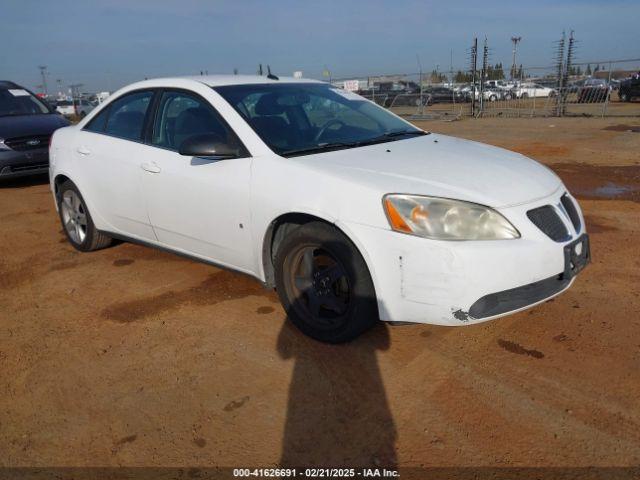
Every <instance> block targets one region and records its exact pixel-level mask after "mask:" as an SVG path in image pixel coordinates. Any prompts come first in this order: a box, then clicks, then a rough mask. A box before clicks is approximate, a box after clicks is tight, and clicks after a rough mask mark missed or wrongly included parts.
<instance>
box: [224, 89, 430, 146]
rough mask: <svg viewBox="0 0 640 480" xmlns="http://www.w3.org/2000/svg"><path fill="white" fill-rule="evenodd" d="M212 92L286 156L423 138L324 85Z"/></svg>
mask: <svg viewBox="0 0 640 480" xmlns="http://www.w3.org/2000/svg"><path fill="white" fill-rule="evenodd" d="M214 90H215V91H217V92H218V93H219V94H220V95H222V97H223V98H224V99H225V100H226V101H227V102H229V103H230V104H231V105H232V106H233V107H234V108H235V109H236V111H238V113H240V115H242V117H243V118H244V119H245V120H246V121H247V123H248V124H249V125H250V126H251V127H252V128H253V129H254V130H255V132H256V133H257V134H258V135H259V136H260V138H262V140H263V141H264V142H265V143H266V144H267V145H268V146H269V147H270V148H271V149H272V150H273V151H274V152H276V153H278V154H279V155H282V156H297V155H307V154H311V153H317V152H320V151H329V150H338V149H344V148H353V147H359V146H363V145H370V144H373V143H383V142H390V141H395V140H402V139H405V138H410V137H413V136H417V135H425V132H423V131H422V130H419V129H417V128H415V127H413V126H412V125H411V124H409V123H407V122H405V121H404V120H401V119H400V118H398V117H396V116H395V115H392V114H391V113H389V112H387V111H386V110H384V109H383V108H381V107H379V106H378V105H376V104H375V103H373V102H370V101H368V100H366V99H364V98H362V97H360V96H359V95H356V94H355V93H351V92H348V91H345V90H340V89H338V88H334V87H332V86H330V85H328V84H324V83H288V84H287V83H282V84H275V85H274V84H256V85H228V86H220V87H215V88H214Z"/></svg>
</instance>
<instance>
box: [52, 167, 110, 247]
mask: <svg viewBox="0 0 640 480" xmlns="http://www.w3.org/2000/svg"><path fill="white" fill-rule="evenodd" d="M57 201H58V213H59V216H60V223H61V224H62V229H63V230H64V233H65V235H66V236H67V240H68V241H69V243H70V244H71V245H72V246H73V247H74V248H75V249H76V250H79V251H81V252H91V251H93V250H100V249H101V248H105V247H108V246H109V245H111V242H112V239H111V237H109V236H107V235H105V234H104V233H102V232H101V231H99V230H98V229H97V228H96V226H95V225H94V224H93V220H92V218H91V214H90V213H89V209H88V208H87V204H86V203H85V201H84V199H83V198H82V195H81V194H80V191H79V190H78V187H76V186H75V184H74V183H73V182H71V181H69V180H67V181H66V182H63V183H62V184H61V185H60V186H59V187H58V194H57Z"/></svg>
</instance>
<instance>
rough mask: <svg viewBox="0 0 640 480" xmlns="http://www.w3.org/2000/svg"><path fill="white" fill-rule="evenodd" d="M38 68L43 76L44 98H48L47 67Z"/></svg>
mask: <svg viewBox="0 0 640 480" xmlns="http://www.w3.org/2000/svg"><path fill="white" fill-rule="evenodd" d="M38 68H39V69H40V75H42V90H43V93H44V96H45V97H46V96H47V95H48V92H47V66H46V65H39V66H38Z"/></svg>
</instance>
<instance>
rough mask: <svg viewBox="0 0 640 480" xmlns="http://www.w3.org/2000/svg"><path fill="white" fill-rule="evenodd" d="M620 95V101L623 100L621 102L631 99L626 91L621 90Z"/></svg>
mask: <svg viewBox="0 0 640 480" xmlns="http://www.w3.org/2000/svg"><path fill="white" fill-rule="evenodd" d="M619 97H620V101H621V102H628V101H630V100H631V98H629V95H627V94H626V93H624V92H621V93H620V94H619Z"/></svg>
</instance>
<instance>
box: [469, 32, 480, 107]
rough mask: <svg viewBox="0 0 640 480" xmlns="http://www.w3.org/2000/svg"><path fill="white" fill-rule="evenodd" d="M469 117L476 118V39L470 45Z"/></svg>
mask: <svg viewBox="0 0 640 480" xmlns="http://www.w3.org/2000/svg"><path fill="white" fill-rule="evenodd" d="M470 70H471V116H472V117H475V116H476V71H477V70H478V38H477V37H476V38H474V39H473V45H471V68H470Z"/></svg>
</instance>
